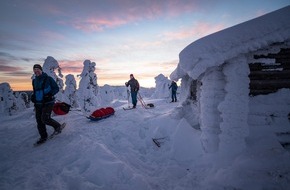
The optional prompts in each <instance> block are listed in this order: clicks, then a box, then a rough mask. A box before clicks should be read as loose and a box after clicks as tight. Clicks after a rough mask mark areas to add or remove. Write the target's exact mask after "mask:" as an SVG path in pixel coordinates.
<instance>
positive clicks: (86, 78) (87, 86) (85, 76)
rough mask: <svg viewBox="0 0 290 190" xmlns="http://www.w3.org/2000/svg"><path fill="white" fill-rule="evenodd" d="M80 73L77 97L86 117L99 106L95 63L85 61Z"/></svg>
mask: <svg viewBox="0 0 290 190" xmlns="http://www.w3.org/2000/svg"><path fill="white" fill-rule="evenodd" d="M83 65H84V68H83V71H82V73H81V74H80V75H79V76H80V78H81V80H80V83H79V89H78V97H79V105H80V107H81V109H82V111H83V112H84V113H85V114H86V115H87V114H89V113H91V112H92V111H94V110H96V109H97V106H99V105H100V100H99V98H98V88H99V87H98V84H97V75H96V74H95V73H94V72H95V66H96V63H95V62H91V61H90V60H85V61H84V63H83Z"/></svg>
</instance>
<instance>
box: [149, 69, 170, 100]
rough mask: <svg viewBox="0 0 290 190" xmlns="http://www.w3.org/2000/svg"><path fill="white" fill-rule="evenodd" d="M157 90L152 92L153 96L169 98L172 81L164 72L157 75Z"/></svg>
mask: <svg viewBox="0 0 290 190" xmlns="http://www.w3.org/2000/svg"><path fill="white" fill-rule="evenodd" d="M155 84H156V87H155V92H154V93H153V94H152V98H168V97H169V96H170V90H169V89H168V88H169V86H170V84H171V81H170V80H169V79H168V78H167V77H165V76H164V75H163V74H159V75H158V76H157V77H155Z"/></svg>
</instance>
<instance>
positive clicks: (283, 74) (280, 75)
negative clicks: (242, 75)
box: [249, 70, 290, 80]
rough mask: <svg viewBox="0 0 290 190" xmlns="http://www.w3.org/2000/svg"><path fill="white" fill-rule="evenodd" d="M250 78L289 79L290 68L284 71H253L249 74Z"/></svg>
mask: <svg viewBox="0 0 290 190" xmlns="http://www.w3.org/2000/svg"><path fill="white" fill-rule="evenodd" d="M249 78H250V80H259V79H262V80H265V79H289V80H290V70H282V71H251V72H250V74H249Z"/></svg>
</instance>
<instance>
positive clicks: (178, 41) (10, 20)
mask: <svg viewBox="0 0 290 190" xmlns="http://www.w3.org/2000/svg"><path fill="white" fill-rule="evenodd" d="M287 5H290V0H219V1H216V0H179V1H178V0H1V1H0V22H1V28H0V83H3V82H8V83H9V84H10V86H11V87H12V89H13V90H14V91H16V90H31V89H32V87H31V76H32V66H33V65H34V64H36V63H38V64H41V65H42V64H43V63H44V60H45V59H46V57H47V56H52V57H54V58H55V59H56V60H57V61H58V62H59V64H60V66H61V68H62V72H63V74H64V75H67V74H74V75H75V77H76V76H77V75H78V74H80V73H81V71H82V68H83V62H84V60H86V59H89V60H91V61H92V62H95V63H96V74H97V76H98V84H99V85H101V86H102V85H104V84H109V85H124V83H125V82H126V81H127V80H128V79H129V74H130V73H133V74H134V75H135V77H136V78H137V79H138V81H139V82H140V85H141V86H143V87H154V86H155V80H154V77H155V76H157V75H159V74H160V73H162V74H164V75H165V76H169V74H170V73H171V72H172V71H173V70H174V69H175V68H176V66H177V64H178V54H179V52H180V51H181V50H182V49H183V48H185V47H186V46H187V45H188V44H190V43H192V42H193V41H195V40H197V39H199V38H201V37H204V36H206V35H208V34H211V33H214V32H216V31H219V30H222V29H225V28H227V27H230V26H233V25H236V24H239V23H241V22H244V21H247V20H250V19H252V18H255V17H258V16H261V15H263V14H266V13H269V12H272V11H274V10H277V9H280V8H282V7H285V6H287ZM76 79H77V77H76ZM77 80H79V79H77Z"/></svg>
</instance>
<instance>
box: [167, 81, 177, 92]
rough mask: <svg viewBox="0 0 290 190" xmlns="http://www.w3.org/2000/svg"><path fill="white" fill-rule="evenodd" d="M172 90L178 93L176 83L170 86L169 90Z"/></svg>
mask: <svg viewBox="0 0 290 190" xmlns="http://www.w3.org/2000/svg"><path fill="white" fill-rule="evenodd" d="M170 88H172V91H173V92H176V91H177V88H178V86H177V84H176V82H174V81H172V83H171V85H170V86H169V89H170Z"/></svg>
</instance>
